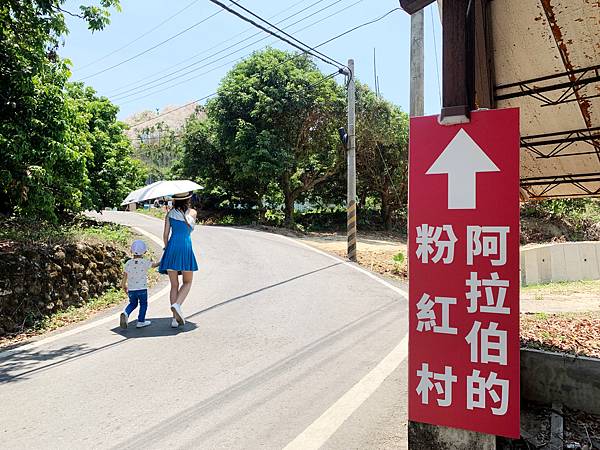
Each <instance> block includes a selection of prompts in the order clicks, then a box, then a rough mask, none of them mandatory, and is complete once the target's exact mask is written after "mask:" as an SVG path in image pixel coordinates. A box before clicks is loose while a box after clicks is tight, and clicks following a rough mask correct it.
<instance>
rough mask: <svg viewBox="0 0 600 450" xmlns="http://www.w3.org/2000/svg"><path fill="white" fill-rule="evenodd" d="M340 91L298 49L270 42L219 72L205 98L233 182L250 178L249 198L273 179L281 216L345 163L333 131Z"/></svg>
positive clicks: (289, 214) (289, 217) (259, 195)
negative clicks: (213, 88) (217, 84)
mask: <svg viewBox="0 0 600 450" xmlns="http://www.w3.org/2000/svg"><path fill="white" fill-rule="evenodd" d="M343 111H344V95H343V92H342V89H341V88H340V87H339V86H338V85H337V84H336V83H335V82H334V81H333V80H331V79H326V78H325V77H324V76H323V74H322V73H321V72H320V71H319V70H318V69H317V67H316V65H315V64H314V63H313V62H312V61H311V60H310V58H308V57H307V56H304V55H295V54H292V53H288V52H284V51H281V50H276V49H267V50H265V51H262V52H256V53H254V54H253V55H252V56H250V57H249V58H247V59H246V60H244V61H242V62H241V63H239V64H238V65H237V66H235V67H234V68H233V69H232V70H231V71H230V72H229V73H228V74H227V75H226V76H225V78H224V79H223V80H222V82H221V85H220V87H219V90H218V94H217V97H216V98H215V99H214V100H212V101H211V102H209V104H208V115H209V117H210V119H211V120H212V123H213V124H214V128H215V136H216V145H217V146H218V148H219V151H220V152H224V155H223V156H224V162H225V164H226V165H227V167H228V171H229V175H230V176H231V178H232V182H233V183H237V184H238V186H243V187H244V189H243V190H244V191H245V192H248V191H247V189H245V188H247V187H249V186H252V192H251V193H249V194H251V197H252V200H253V201H255V202H256V203H257V204H258V205H260V206H262V202H263V198H264V197H265V195H266V194H267V193H268V192H269V191H271V190H272V186H273V185H276V186H278V187H279V189H280V190H281V193H282V195H283V199H284V204H285V205H284V211H285V218H286V222H287V223H288V224H289V223H291V222H293V212H294V202H295V201H296V200H297V199H298V198H299V197H300V196H301V195H302V194H303V193H305V192H307V191H309V190H311V189H312V188H314V187H315V186H318V185H319V184H321V183H324V182H326V181H327V180H328V179H329V178H330V177H331V176H333V175H334V174H335V173H336V172H337V171H338V170H339V168H340V166H341V164H342V163H343V149H342V146H341V144H340V143H339V139H338V137H337V134H336V130H337V127H338V126H339V123H340V120H343V116H344V114H343Z"/></svg>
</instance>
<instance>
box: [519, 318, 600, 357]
mask: <svg viewBox="0 0 600 450" xmlns="http://www.w3.org/2000/svg"><path fill="white" fill-rule="evenodd" d="M521 343H522V344H523V345H524V346H525V347H529V348H537V349H541V350H549V351H555V352H565V353H571V354H575V355H585V356H592V357H595V358H600V314H598V313H582V314H543V313H537V314H522V315H521Z"/></svg>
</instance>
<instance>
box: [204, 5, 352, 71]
mask: <svg viewBox="0 0 600 450" xmlns="http://www.w3.org/2000/svg"><path fill="white" fill-rule="evenodd" d="M210 1H211V2H212V3H214V4H215V5H219V6H220V7H221V8H223V9H225V10H226V11H228V12H230V13H231V14H234V15H235V16H237V17H239V18H240V19H242V20H244V21H246V22H248V23H251V24H252V25H254V26H255V27H257V28H260V29H261V30H263V31H265V32H267V33H269V34H270V35H272V36H275V37H276V38H278V39H280V40H281V41H283V42H285V43H287V44H289V45H291V46H292V47H294V48H296V49H298V50H300V51H303V52H306V53H308V54H310V55H311V56H313V57H314V58H317V59H319V60H321V61H323V62H324V63H326V64H329V65H331V66H334V67H338V66H343V64H341V63H338V62H336V61H335V60H333V59H332V60H331V61H334V62H331V61H329V60H327V59H325V58H329V57H327V56H326V57H325V58H323V57H321V56H318V55H315V54H314V53H311V52H310V51H309V50H306V49H305V48H302V47H301V46H300V45H298V44H295V43H293V42H291V41H290V40H289V39H286V38H284V37H282V36H279V35H278V34H277V33H274V32H273V31H271V30H269V29H267V28H265V27H263V26H262V25H259V24H258V23H256V22H255V21H253V20H252V19H249V18H247V17H245V16H244V15H242V14H240V13H238V12H237V11H234V10H233V9H231V8H229V7H228V6H225V5H224V4H223V3H221V2H220V1H219V0H210ZM231 3H235V2H233V1H232V2H231ZM235 4H236V5H237V3H235ZM238 6H239V5H238ZM261 20H263V19H261ZM263 21H264V22H265V23H268V22H266V21H265V20H263ZM271 27H273V25H271ZM273 28H275V29H277V27H273ZM302 45H304V46H305V47H308V46H307V45H306V44H303V43H302ZM309 48H310V47H309ZM336 64H338V66H336Z"/></svg>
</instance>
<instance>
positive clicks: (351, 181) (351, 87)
mask: <svg viewBox="0 0 600 450" xmlns="http://www.w3.org/2000/svg"><path fill="white" fill-rule="evenodd" d="M348 69H349V71H350V74H349V75H348V198H347V200H346V208H347V225H348V233H347V237H348V259H349V260H350V261H354V262H356V134H355V121H356V108H355V107H356V85H355V82H354V80H355V77H354V60H353V59H349V60H348Z"/></svg>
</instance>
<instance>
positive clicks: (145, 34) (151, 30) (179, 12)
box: [77, 0, 200, 70]
mask: <svg viewBox="0 0 600 450" xmlns="http://www.w3.org/2000/svg"><path fill="white" fill-rule="evenodd" d="M199 1H200V0H194V1H193V2H191V3H189V4H188V5H187V6H184V7H183V8H181V9H180V10H179V11H177V12H176V13H175V14H173V15H171V16H169V17H167V18H166V19H165V20H163V21H162V22H160V23H159V24H158V25H155V26H154V27H152V28H151V29H149V30H148V31H146V32H145V33H142V34H141V35H139V36H138V37H136V38H135V39H134V40H132V41H129V42H128V43H126V44H124V45H122V46H121V47H119V48H117V49H115V50H113V51H111V52H110V53H107V54H106V55H104V56H101V57H100V58H98V59H95V60H93V61H91V62H89V63H87V64H85V65H84V66H81V67H78V68H77V70H85V69H87V68H88V67H91V66H93V65H94V64H96V63H99V62H100V61H104V60H105V59H106V58H108V57H109V56H112V55H114V54H115V53H118V52H120V51H121V50H124V49H126V48H127V47H129V46H130V45H132V44H135V43H136V42H137V41H139V40H140V39H142V38H144V37H146V36H148V35H149V34H150V33H152V32H153V31H156V30H158V29H159V28H160V27H162V26H163V25H164V24H165V23H167V22H169V21H171V20H172V19H174V18H175V17H177V16H178V15H179V14H181V13H182V12H184V11H186V10H188V9H189V8H191V7H192V6H194V5H195V4H196V3H198V2H199Z"/></svg>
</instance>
